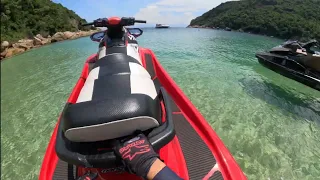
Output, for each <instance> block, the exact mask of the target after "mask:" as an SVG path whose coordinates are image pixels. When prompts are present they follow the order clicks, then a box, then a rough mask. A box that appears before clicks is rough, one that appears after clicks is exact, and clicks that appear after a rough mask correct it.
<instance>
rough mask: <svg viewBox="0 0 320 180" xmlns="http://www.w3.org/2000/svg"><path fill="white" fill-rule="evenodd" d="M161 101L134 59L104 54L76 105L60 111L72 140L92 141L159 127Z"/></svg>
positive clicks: (88, 78) (65, 130) (66, 130)
mask: <svg viewBox="0 0 320 180" xmlns="http://www.w3.org/2000/svg"><path fill="white" fill-rule="evenodd" d="M160 119H161V118H160V102H159V100H158V97H157V91H156V88H155V85H154V83H153V81H152V79H151V76H150V74H149V73H148V72H147V70H146V69H145V68H143V67H142V66H141V65H140V64H139V63H138V62H135V61H134V59H133V58H131V57H129V56H127V55H125V56H123V55H117V54H113V55H107V56H105V57H104V58H102V59H99V60H98V61H97V62H96V63H95V65H94V68H93V69H92V70H91V71H90V73H89V75H88V77H87V79H86V81H85V83H84V86H83V87H82V89H81V91H80V93H79V96H78V99H77V101H76V104H71V105H69V107H67V108H66V109H65V111H64V113H63V132H64V133H65V137H66V138H67V139H69V140H70V141H74V142H95V141H103V140H108V139H113V138H118V137H122V136H126V135H129V134H132V133H133V132H134V131H136V130H142V131H145V130H148V129H151V128H154V127H157V126H159V124H160V123H161V121H160Z"/></svg>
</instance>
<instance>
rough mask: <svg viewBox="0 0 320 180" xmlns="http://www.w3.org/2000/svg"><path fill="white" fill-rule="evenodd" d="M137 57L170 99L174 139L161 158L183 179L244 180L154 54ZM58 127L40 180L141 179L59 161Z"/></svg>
mask: <svg viewBox="0 0 320 180" xmlns="http://www.w3.org/2000/svg"><path fill="white" fill-rule="evenodd" d="M139 54H140V57H141V60H142V64H143V66H144V67H145V68H146V69H147V71H148V72H149V73H150V75H151V77H152V79H153V81H154V83H155V85H156V86H157V87H160V86H162V87H164V88H165V89H166V90H167V92H168V93H169V95H170V97H171V107H172V108H171V109H172V111H171V112H168V113H172V116H173V121H174V125H175V131H176V136H175V137H174V139H173V140H172V141H171V142H170V143H169V144H167V145H166V146H164V147H163V148H162V149H161V150H160V152H159V154H160V158H161V159H162V160H164V162H165V163H166V164H167V166H169V167H170V168H171V169H172V170H173V171H175V172H176V173H177V174H178V175H179V176H180V177H181V178H183V179H194V180H198V179H215V180H218V179H219V180H221V179H230V180H235V179H237V180H244V179H246V177H245V175H244V173H243V172H242V171H241V169H240V167H239V166H238V164H237V163H236V161H235V160H234V158H233V157H232V155H231V153H230V152H229V151H228V149H227V148H226V147H225V145H224V144H223V142H222V141H221V139H220V138H219V137H218V135H217V134H216V133H215V132H214V131H213V129H212V128H211V126H210V125H209V124H208V122H207V121H206V120H205V119H204V118H203V116H202V115H201V114H200V112H199V111H198V110H197V109H196V108H195V106H194V105H193V104H192V103H191V102H190V100H189V99H188V98H187V97H186V96H185V95H184V93H183V92H182V90H181V89H180V88H179V87H178V86H177V84H176V83H175V82H174V81H173V80H172V79H171V77H170V76H169V75H168V73H167V72H166V71H165V70H164V69H163V68H162V66H161V65H160V63H159V62H158V60H157V59H156V57H155V55H154V54H153V52H152V51H151V50H149V49H145V48H139ZM96 57H97V55H96V54H94V55H92V56H90V57H89V58H88V59H87V61H86V63H85V65H84V68H83V71H82V75H81V77H80V78H79V80H78V82H77V84H76V85H75V87H74V89H73V91H72V93H71V95H70V97H69V99H68V102H74V101H76V99H77V97H78V95H79V92H80V90H81V87H82V86H83V83H84V78H83V77H85V76H86V74H88V71H89V68H90V62H92V61H94V60H95V59H96ZM166 113H167V112H166ZM58 124H59V121H58V123H57V126H56V127H55V129H54V131H53V134H52V136H51V140H50V142H49V145H48V148H47V151H46V154H45V156H44V160H43V164H42V167H41V171H40V177H39V179H40V180H49V179H50V180H51V179H76V178H77V177H79V176H81V175H84V174H85V173H86V172H88V171H90V172H95V173H98V179H97V180H109V179H117V180H121V179H140V178H138V177H136V176H135V175H132V174H128V173H126V172H125V171H124V170H123V168H107V169H103V168H86V167H76V166H74V165H70V164H68V163H66V162H63V161H62V160H60V159H59V158H58V157H57V154H56V152H55V143H56V136H57V131H58Z"/></svg>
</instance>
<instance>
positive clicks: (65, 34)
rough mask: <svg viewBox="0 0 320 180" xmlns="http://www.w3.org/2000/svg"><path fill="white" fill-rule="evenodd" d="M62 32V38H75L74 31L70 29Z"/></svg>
mask: <svg viewBox="0 0 320 180" xmlns="http://www.w3.org/2000/svg"><path fill="white" fill-rule="evenodd" d="M63 34H64V39H72V37H73V39H74V38H75V37H74V36H75V33H74V32H70V31H66V32H64V33H63Z"/></svg>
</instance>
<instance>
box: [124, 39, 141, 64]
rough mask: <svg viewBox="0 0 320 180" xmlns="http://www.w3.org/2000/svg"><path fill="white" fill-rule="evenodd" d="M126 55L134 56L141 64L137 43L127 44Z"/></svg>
mask: <svg viewBox="0 0 320 180" xmlns="http://www.w3.org/2000/svg"><path fill="white" fill-rule="evenodd" d="M127 55H128V56H131V57H133V58H135V59H136V60H137V61H139V63H140V64H141V65H142V62H141V58H140V54H139V46H138V44H131V43H129V44H128V45H127Z"/></svg>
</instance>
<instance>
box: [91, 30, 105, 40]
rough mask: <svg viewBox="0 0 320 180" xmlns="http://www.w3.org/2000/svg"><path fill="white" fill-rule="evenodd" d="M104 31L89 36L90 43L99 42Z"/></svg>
mask: <svg viewBox="0 0 320 180" xmlns="http://www.w3.org/2000/svg"><path fill="white" fill-rule="evenodd" d="M104 33H105V32H104V31H100V32H96V33H93V34H92V35H91V36H90V39H91V40H92V41H96V42H100V41H101V39H102V38H103V37H104Z"/></svg>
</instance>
